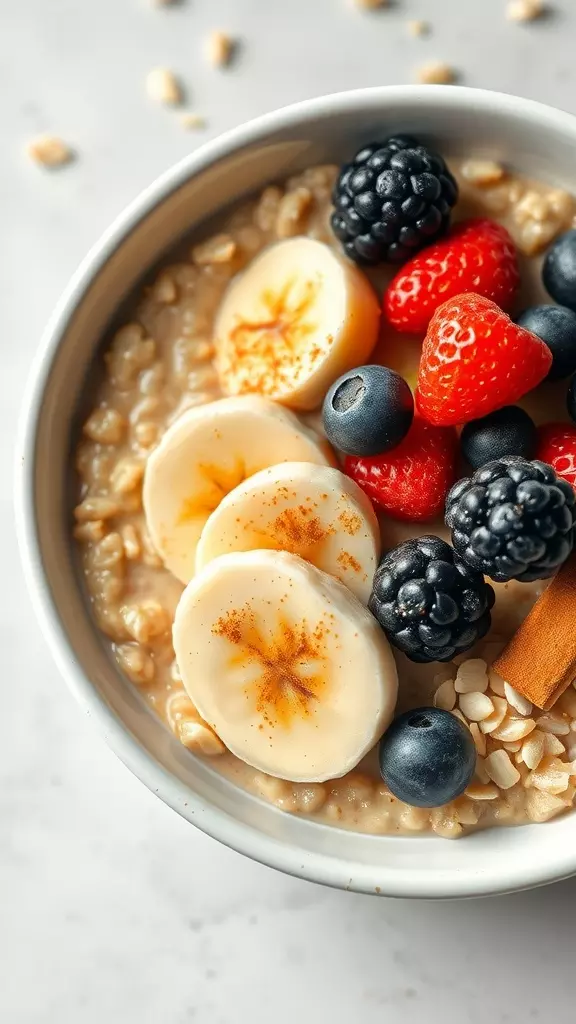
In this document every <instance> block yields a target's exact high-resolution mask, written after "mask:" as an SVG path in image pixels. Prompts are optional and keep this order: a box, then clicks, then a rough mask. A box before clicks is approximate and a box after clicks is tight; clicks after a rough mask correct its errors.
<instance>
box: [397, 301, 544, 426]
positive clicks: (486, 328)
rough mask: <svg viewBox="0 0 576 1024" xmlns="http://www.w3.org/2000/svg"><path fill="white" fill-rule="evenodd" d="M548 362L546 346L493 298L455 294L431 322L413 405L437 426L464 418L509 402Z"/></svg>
mask: <svg viewBox="0 0 576 1024" xmlns="http://www.w3.org/2000/svg"><path fill="white" fill-rule="evenodd" d="M551 365H552V353H551V351H550V349H549V348H548V346H547V345H545V344H544V342H543V341H541V340H540V338H537V337H536V335H535V334H531V332H530V331H527V330H525V328H523V327H518V326H517V325H516V324H514V323H513V322H512V320H510V317H508V316H507V315H506V313H503V312H502V310H501V309H499V308H498V306H497V305H496V303H494V302H490V299H485V298H484V297H483V296H482V295H470V294H469V295H457V296H456V297H455V298H453V299H449V300H448V302H444V303H443V304H442V305H441V306H439V307H438V309H437V310H436V312H435V313H434V316H433V317H432V319H431V321H430V324H429V327H428V333H427V334H426V337H425V339H424V344H423V346H422V355H421V357H420V366H419V369H418V390H417V407H418V409H419V411H420V413H421V414H422V416H423V417H424V419H426V420H429V422H430V423H435V424H436V426H443V427H447V426H451V425H454V424H457V423H468V422H469V421H470V420H476V419H480V417H481V416H486V415H487V414H488V413H489V412H494V411H495V410H496V409H501V408H502V406H504V405H513V404H514V402H517V401H518V399H519V398H521V397H522V395H525V394H527V392H528V391H532V389H533V388H535V387H536V385H537V384H539V383H540V381H542V380H544V378H545V377H546V375H547V373H548V370H549V369H550V367H551Z"/></svg>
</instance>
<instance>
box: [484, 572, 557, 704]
mask: <svg viewBox="0 0 576 1024" xmlns="http://www.w3.org/2000/svg"><path fill="white" fill-rule="evenodd" d="M493 667H494V669H495V671H496V672H497V673H498V675H500V676H501V677H502V679H504V680H505V681H506V682H507V683H510V685H511V686H513V687H514V689H515V690H518V692H519V693H521V694H523V695H524V697H526V698H527V699H528V700H530V701H532V703H533V704H535V705H536V707H538V708H542V709H543V710H544V711H548V710H549V709H550V708H551V707H552V706H553V705H554V704H555V703H556V701H557V700H558V698H559V697H560V696H561V695H562V694H563V693H564V690H566V689H567V687H568V686H570V683H571V682H572V680H573V679H576V554H575V555H572V556H571V557H570V558H569V559H568V561H567V562H565V564H564V565H563V566H562V568H561V569H560V571H559V572H558V574H557V575H556V576H555V577H554V579H553V580H552V582H551V583H550V585H549V587H548V588H547V589H546V590H545V591H544V593H543V594H542V596H541V597H540V598H539V599H538V601H537V602H536V604H535V605H534V607H533V608H532V610H531V611H530V612H529V614H528V615H527V616H526V618H525V619H524V622H523V623H522V625H521V626H520V628H519V629H518V630H517V631H516V633H515V634H514V636H513V637H512V639H511V640H510V641H509V643H508V644H507V646H506V647H505V648H504V650H503V651H502V654H501V655H500V657H499V658H497V660H496V661H495V662H494V666H493Z"/></svg>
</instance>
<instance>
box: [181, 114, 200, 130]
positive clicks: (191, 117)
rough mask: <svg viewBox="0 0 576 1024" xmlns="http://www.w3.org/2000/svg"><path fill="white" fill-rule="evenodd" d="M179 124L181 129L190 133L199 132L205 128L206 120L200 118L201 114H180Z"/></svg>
mask: <svg viewBox="0 0 576 1024" xmlns="http://www.w3.org/2000/svg"><path fill="white" fill-rule="evenodd" d="M180 124H181V125H182V127H183V128H186V129H188V130H190V131H195V130H200V129H201V128H205V127H206V118H204V117H202V114H194V113H188V114H182V115H181V117H180Z"/></svg>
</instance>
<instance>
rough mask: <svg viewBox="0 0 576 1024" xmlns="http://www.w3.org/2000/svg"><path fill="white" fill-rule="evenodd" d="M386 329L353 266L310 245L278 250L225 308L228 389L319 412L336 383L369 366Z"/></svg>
mask: <svg viewBox="0 0 576 1024" xmlns="http://www.w3.org/2000/svg"><path fill="white" fill-rule="evenodd" d="M379 322H380V307H379V304H378V299H377V297H376V294H375V292H374V290H373V289H372V286H371V285H370V282H369V281H368V278H367V277H366V276H365V275H364V274H363V273H362V271H361V270H359V269H358V267H356V266H354V264H353V263H350V262H349V261H348V260H346V259H345V258H344V257H343V256H341V255H340V254H339V253H336V252H334V251H333V250H332V249H330V248H329V246H327V245H324V243H322V242H317V241H315V240H314V239H311V238H290V239H288V240H286V241H283V242H277V243H276V244H275V245H272V246H270V248H268V249H265V250H264V252H262V253H261V254H260V255H259V256H257V257H256V259H255V260H253V261H252V263H250V265H249V266H248V268H247V269H246V270H245V271H244V272H243V273H241V274H240V275H239V276H238V277H236V278H235V279H234V280H233V281H232V283H231V285H230V286H229V288H228V291H227V292H226V294H225V296H224V299H223V301H222V305H221V307H220V310H219V313H218V316H217V319H216V325H215V345H216V367H217V370H218V373H219V376H220V381H221V384H222V387H223V389H224V391H225V392H226V393H227V394H229V395H239V394H248V393H250V394H260V395H265V396H267V397H268V398H272V399H274V400H275V401H277V402H281V403H282V404H283V405H288V406H290V407H292V408H294V409H314V408H316V407H317V406H319V405H320V404H321V402H322V400H323V398H324V395H325V394H326V392H327V390H328V388H329V387H330V386H331V384H333V383H334V381H335V380H336V378H337V377H339V376H340V375H341V374H342V373H345V372H346V371H347V370H350V369H352V367H354V366H360V365H361V364H362V363H365V362H366V360H367V358H368V356H369V354H370V352H371V351H372V349H373V348H374V346H375V344H376V341H377V337H378V328H379Z"/></svg>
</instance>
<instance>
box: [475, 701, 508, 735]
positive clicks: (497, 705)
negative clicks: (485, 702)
mask: <svg viewBox="0 0 576 1024" xmlns="http://www.w3.org/2000/svg"><path fill="white" fill-rule="evenodd" d="M491 700H492V703H493V705H494V711H493V713H492V714H491V715H490V717H489V718H485V719H484V720H483V721H481V722H480V729H481V731H482V732H483V733H487V734H490V733H492V732H494V731H495V729H497V728H498V727H499V725H500V724H501V723H502V722H503V721H504V718H505V716H506V712H507V711H508V701H506V700H504V698H503V697H496V696H494V697H491Z"/></svg>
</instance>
